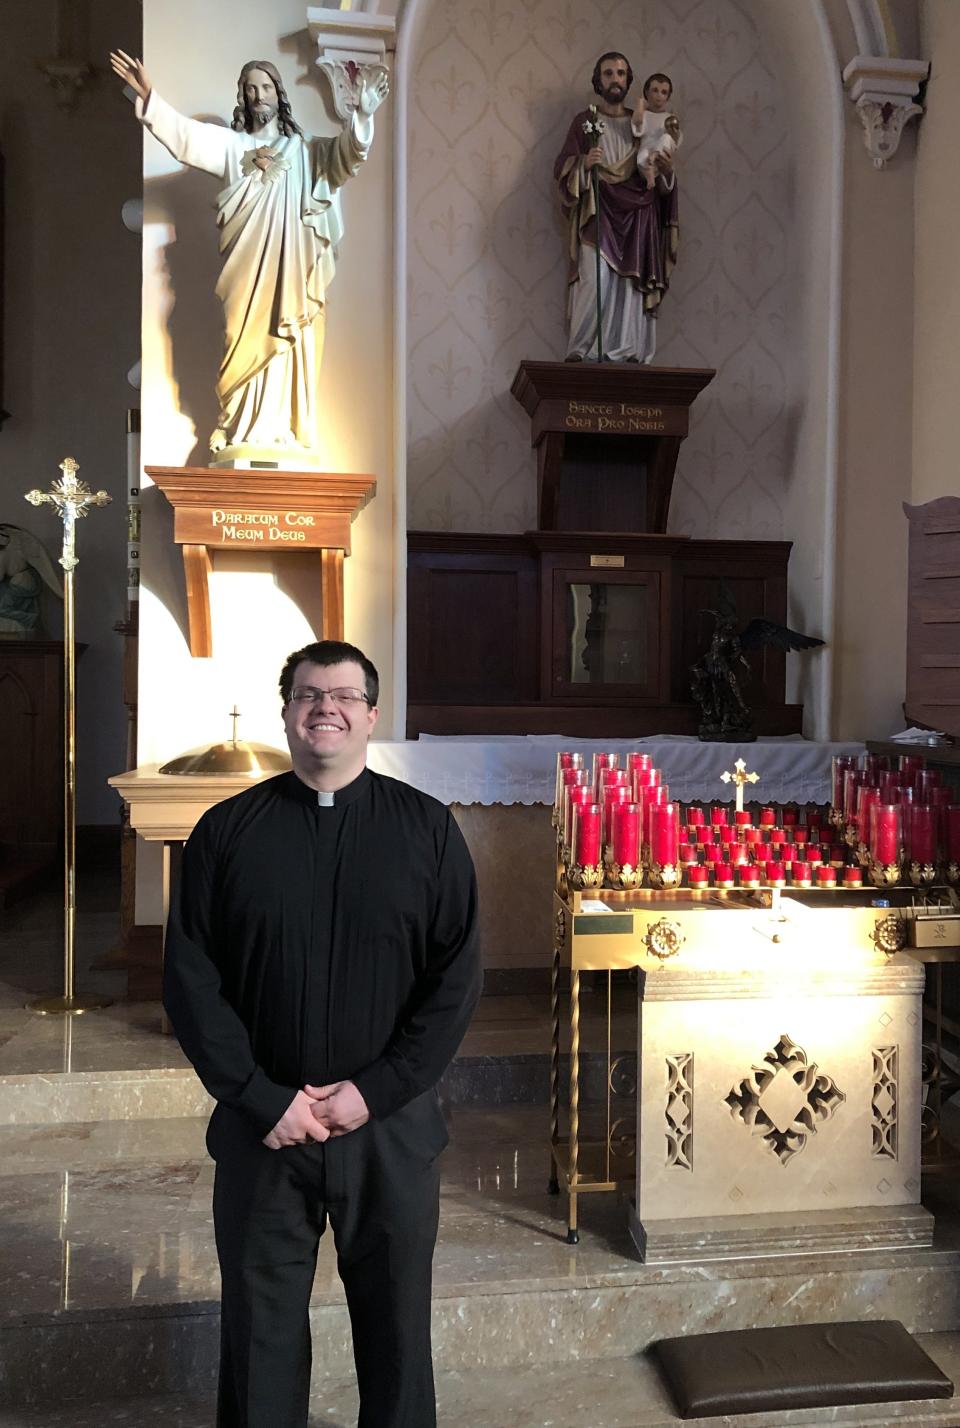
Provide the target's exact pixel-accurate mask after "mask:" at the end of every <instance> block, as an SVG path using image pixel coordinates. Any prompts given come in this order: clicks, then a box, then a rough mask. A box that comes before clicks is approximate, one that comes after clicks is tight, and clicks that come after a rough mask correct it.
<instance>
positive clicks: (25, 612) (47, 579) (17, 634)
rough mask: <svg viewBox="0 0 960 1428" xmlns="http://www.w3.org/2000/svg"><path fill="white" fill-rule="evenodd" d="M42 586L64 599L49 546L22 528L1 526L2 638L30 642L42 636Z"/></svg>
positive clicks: (0, 609)
mask: <svg viewBox="0 0 960 1428" xmlns="http://www.w3.org/2000/svg"><path fill="white" fill-rule="evenodd" d="M41 583H43V584H45V585H47V586H49V588H50V589H51V590H52V591H53V593H54V594H55V595H56V596H57V598H58V599H59V600H62V599H63V587H62V585H61V584H60V578H59V576H58V574H57V567H56V566H55V565H54V563H53V560H52V559H51V557H50V556H49V554H48V553H47V549H46V546H44V545H43V544H41V542H40V541H39V540H38V539H37V537H36V536H35V535H33V533H32V532H31V531H25V530H24V529H23V528H22V526H11V525H0V639H21V640H27V639H30V637H31V636H36V635H37V634H39V631H40V589H41Z"/></svg>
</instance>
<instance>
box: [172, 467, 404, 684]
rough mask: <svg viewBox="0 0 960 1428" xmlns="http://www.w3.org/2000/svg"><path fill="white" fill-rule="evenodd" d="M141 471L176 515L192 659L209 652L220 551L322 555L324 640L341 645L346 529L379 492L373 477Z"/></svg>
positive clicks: (209, 469) (180, 469)
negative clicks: (212, 585)
mask: <svg viewBox="0 0 960 1428" xmlns="http://www.w3.org/2000/svg"><path fill="white" fill-rule="evenodd" d="M146 472H147V475H148V476H150V477H151V478H152V480H153V481H154V483H155V484H156V485H157V486H159V488H160V490H161V491H162V492H163V494H164V495H165V496H166V498H167V500H168V501H169V502H170V504H171V506H172V507H173V510H174V526H173V538H174V540H175V541H176V542H177V544H178V545H180V546H181V547H182V548H183V570H184V577H185V580H186V587H187V612H188V615H189V621H190V653H191V654H192V655H193V656H194V658H209V656H210V655H212V653H213V633H212V630H211V628H210V595H209V589H208V580H209V576H210V571H211V568H212V559H211V556H212V552H213V551H214V550H217V549H220V550H223V549H233V550H245V551H259V552H260V553H262V554H267V553H268V552H270V551H274V550H282V551H291V550H293V551H305V552H306V551H319V552H320V579H321V583H322V594H323V628H322V630H321V637H322V638H323V639H330V640H342V639H343V558H344V556H345V555H349V554H350V523H351V521H352V520H353V518H354V516H355V515H356V514H357V512H358V511H359V510H360V509H361V508H362V507H363V506H364V505H365V504H366V502H367V501H368V500H369V499H370V497H371V496H372V495H373V494H374V493H375V491H376V481H375V480H374V478H373V477H372V476H351V475H341V474H339V473H336V472H328V471H272V470H270V471H230V470H225V469H222V468H218V467H213V466H148V467H146Z"/></svg>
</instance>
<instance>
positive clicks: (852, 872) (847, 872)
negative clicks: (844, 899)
mask: <svg viewBox="0 0 960 1428" xmlns="http://www.w3.org/2000/svg"><path fill="white" fill-rule="evenodd" d="M843 886H844V887H845V888H862V887H863V872H862V871H861V869H860V868H844V870H843Z"/></svg>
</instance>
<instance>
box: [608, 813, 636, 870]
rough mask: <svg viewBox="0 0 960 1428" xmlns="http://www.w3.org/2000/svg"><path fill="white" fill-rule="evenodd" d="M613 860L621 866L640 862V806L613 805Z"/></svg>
mask: <svg viewBox="0 0 960 1428" xmlns="http://www.w3.org/2000/svg"><path fill="white" fill-rule="evenodd" d="M612 842H613V861H614V862H615V863H619V864H620V866H621V868H622V867H624V866H625V865H629V866H630V867H631V868H635V867H636V866H637V864H638V863H639V862H640V806H639V804H636V803H616V804H614V806H613V839H612Z"/></svg>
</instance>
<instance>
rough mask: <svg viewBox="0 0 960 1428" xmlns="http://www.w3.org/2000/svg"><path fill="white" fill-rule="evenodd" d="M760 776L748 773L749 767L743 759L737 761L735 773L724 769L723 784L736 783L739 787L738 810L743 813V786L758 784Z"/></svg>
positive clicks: (734, 768) (734, 767)
mask: <svg viewBox="0 0 960 1428" xmlns="http://www.w3.org/2000/svg"><path fill="white" fill-rule="evenodd" d="M759 778H760V775H759V774H758V773H747V766H746V764H745V763H744V761H743V759H737V761H736V763H735V764H734V766H733V773H731V772H730V770H729V769H724V771H723V773H722V774H721V775H720V779H721V782H722V783H735V784H736V786H737V802H736V810H737V812H738V813H742V812H743V785H744V784H745V783H757V782H758V781H759Z"/></svg>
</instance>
